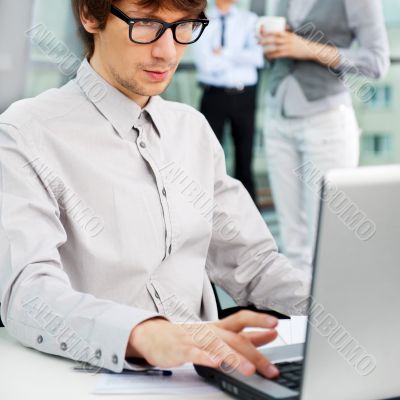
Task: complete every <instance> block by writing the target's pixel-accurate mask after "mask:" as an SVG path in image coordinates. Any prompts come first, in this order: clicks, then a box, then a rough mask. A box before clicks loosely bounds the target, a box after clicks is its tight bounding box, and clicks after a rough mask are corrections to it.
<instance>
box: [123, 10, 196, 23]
mask: <svg viewBox="0 0 400 400" xmlns="http://www.w3.org/2000/svg"><path fill="white" fill-rule="evenodd" d="M123 12H124V13H125V14H126V15H127V16H128V17H129V18H151V19H158V20H160V21H163V19H161V18H160V17H159V16H158V15H157V14H153V13H146V12H144V11H137V10H136V11H135V10H133V9H131V10H127V11H123ZM132 14H136V15H135V16H134V17H132V16H131V15H132ZM197 18H200V16H194V15H192V14H186V15H185V16H183V17H182V18H179V19H178V20H176V21H174V22H178V21H184V20H187V19H197Z"/></svg>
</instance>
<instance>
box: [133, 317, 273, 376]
mask: <svg viewBox="0 0 400 400" xmlns="http://www.w3.org/2000/svg"><path fill="white" fill-rule="evenodd" d="M277 324H278V320H277V319H276V318H274V317H271V316H269V315H267V314H262V313H256V312H252V311H240V312H238V313H236V314H233V315H231V316H229V317H227V318H224V319H222V320H220V321H217V322H210V323H205V322H204V323H198V324H173V323H171V322H169V321H166V320H164V319H162V318H154V319H150V320H147V321H144V322H142V323H141V324H139V325H137V326H136V327H135V328H134V329H133V330H132V333H131V336H130V338H129V344H128V348H127V352H126V356H127V357H142V358H144V359H145V360H146V361H147V362H148V363H150V364H152V365H154V366H157V367H160V368H171V367H178V366H180V365H182V364H184V363H186V362H191V363H194V364H200V365H204V366H208V367H212V368H217V367H221V368H223V369H224V371H226V372H229V371H231V372H232V371H233V370H236V369H237V370H238V371H240V372H241V373H242V374H244V375H246V376H249V375H252V374H254V373H255V372H256V370H258V372H260V373H261V374H262V375H264V376H265V377H267V378H275V377H277V376H278V375H279V371H278V369H277V368H276V367H275V366H274V365H273V364H271V362H270V361H269V360H268V359H267V358H265V357H264V356H263V355H262V354H261V353H260V352H259V351H258V350H257V349H256V346H261V345H264V344H266V343H269V342H272V341H273V340H274V339H275V338H276V337H277V332H276V330H275V328H276V326H277ZM246 327H255V328H264V329H265V330H262V331H258V332H243V329H244V328H246Z"/></svg>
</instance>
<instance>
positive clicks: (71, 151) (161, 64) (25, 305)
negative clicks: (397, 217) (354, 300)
mask: <svg viewBox="0 0 400 400" xmlns="http://www.w3.org/2000/svg"><path fill="white" fill-rule="evenodd" d="M72 5H73V8H74V11H75V14H76V17H77V21H78V23H79V26H80V31H81V35H82V38H83V40H84V43H85V46H86V52H87V57H86V58H85V60H84V61H83V63H82V65H81V67H80V69H79V71H78V73H77V76H76V79H73V80H72V81H70V82H69V83H68V84H67V85H65V86H64V87H62V88H60V89H53V90H50V91H48V92H45V93H43V94H42V95H40V96H38V97H37V98H35V99H28V100H23V101H21V102H18V103H15V104H14V105H12V106H11V107H10V108H9V110H7V111H6V112H5V113H4V114H3V115H2V116H1V117H0V166H1V169H0V184H1V186H0V187H1V194H0V212H1V215H0V217H1V218H0V294H1V303H2V304H1V306H2V309H1V316H2V319H3V321H4V323H5V325H6V327H7V329H8V331H9V332H10V334H12V335H13V336H14V337H16V338H17V339H18V340H19V341H20V342H22V343H23V344H24V345H26V346H28V347H32V348H35V349H37V350H39V351H43V352H46V353H51V354H56V355H59V356H63V357H67V358H71V359H74V360H80V361H84V362H87V363H90V364H93V365H96V366H101V367H104V368H107V369H110V370H113V371H116V372H120V371H121V370H122V369H123V368H124V367H126V368H128V367H130V368H140V366H139V365H138V363H139V360H142V361H143V360H144V361H145V362H147V363H148V364H151V365H155V366H158V367H173V366H178V365H180V364H182V363H184V362H193V363H198V364H202V365H207V366H212V367H216V366H218V365H224V366H228V367H229V368H237V369H238V370H239V371H241V372H242V373H243V374H246V375H251V374H253V373H254V372H255V371H256V369H257V370H258V371H259V372H260V373H262V374H264V375H265V376H267V377H274V376H277V374H278V371H277V370H276V368H275V367H274V366H273V365H271V363H270V362H269V361H268V360H267V359H266V358H264V357H263V356H262V355H261V354H260V353H259V352H258V351H257V350H256V346H258V345H261V344H264V343H268V342H270V341H271V340H273V339H274V338H275V337H276V335H277V333H276V331H275V327H276V324H277V321H276V319H275V318H273V317H270V316H267V315H266V314H261V313H253V312H241V313H238V314H236V315H233V316H231V317H228V318H226V319H224V320H221V321H217V314H216V305H215V297H214V294H213V291H212V288H211V285H210V279H211V280H212V281H214V282H215V283H217V284H219V285H220V286H222V287H223V288H224V289H225V290H226V291H227V292H228V293H230V294H231V295H232V296H233V297H234V299H235V300H236V301H237V302H238V304H239V305H243V306H246V305H248V304H254V305H256V306H258V307H260V308H270V309H274V310H277V311H280V312H283V313H287V314H300V313H304V312H305V311H306V300H307V296H308V291H309V281H310V279H309V276H307V275H305V274H304V273H303V272H301V271H298V270H294V269H293V268H292V267H291V265H290V264H289V263H288V261H287V260H286V259H285V258H284V257H283V256H282V255H280V254H279V253H278V252H277V248H276V245H275V243H274V240H273V238H272V236H271V234H270V232H269V230H268V228H267V227H266V225H265V223H264V221H263V220H262V218H261V217H260V215H259V213H258V211H257V209H256V207H255V205H254V203H253V202H252V201H251V198H250V196H249V194H248V193H247V191H246V190H245V189H244V188H243V186H242V185H241V184H240V183H239V182H238V181H236V180H234V179H232V178H230V177H229V176H227V174H226V170H225V160H224V154H223V150H222V148H221V146H220V145H219V143H218V141H217V139H216V138H215V135H214V134H213V132H212V130H211V128H210V127H209V125H208V123H207V122H206V120H205V118H204V117H203V116H202V115H201V114H200V113H198V112H197V111H195V110H194V109H192V108H190V107H188V106H185V105H182V104H177V103H173V102H167V101H164V100H162V99H161V98H160V97H158V95H159V94H161V93H162V92H163V91H164V90H165V88H166V87H167V86H168V84H169V83H170V82H171V79H172V77H173V75H174V73H175V71H176V68H177V66H178V63H179V61H180V60H181V58H182V56H183V53H184V51H185V49H186V47H187V45H188V44H190V43H193V42H195V41H196V40H198V39H199V38H200V36H201V34H202V32H203V30H204V29H205V28H206V26H207V24H208V21H207V19H206V18H205V15H204V12H203V11H204V8H205V6H206V2H205V1H204V0H195V1H192V0H191V1H188V0H187V1H186V0H164V1H159V2H154V1H150V0H135V1H128V0H121V1H116V2H112V1H110V0H108V1H107V0H101V1H100V0H96V1H94V0H73V1H72ZM202 321H208V322H202ZM210 321H211V322H210ZM247 326H254V327H258V328H264V329H263V330H261V331H258V332H255V333H254V332H253V333H248V332H243V329H244V328H245V327H247ZM132 357H134V358H135V361H136V363H135V364H132V363H131V364H128V362H127V360H131V358H132ZM146 365H147V364H146Z"/></svg>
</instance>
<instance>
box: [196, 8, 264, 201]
mask: <svg viewBox="0 0 400 400" xmlns="http://www.w3.org/2000/svg"><path fill="white" fill-rule="evenodd" d="M207 16H208V18H209V19H210V25H209V27H208V29H207V30H206V32H205V33H204V35H203V37H202V38H201V40H200V41H199V42H197V43H196V45H195V46H194V59H195V63H196V66H197V69H198V79H199V82H200V84H201V86H202V87H203V88H204V94H203V98H202V101H201V112H202V113H203V114H204V115H205V117H206V118H207V120H208V122H209V123H210V125H211V127H212V128H213V130H214V132H215V134H216V136H217V138H218V139H219V141H220V142H221V143H222V142H223V134H224V126H225V123H227V122H229V123H230V125H231V133H232V138H233V142H234V145H235V177H236V178H237V179H238V180H240V181H241V182H242V183H243V185H244V186H245V188H246V189H247V191H248V192H249V194H250V195H251V197H252V198H253V200H254V201H255V200H256V195H255V189H254V181H253V177H252V171H251V164H252V153H253V138H254V130H255V108H256V85H257V81H258V74H257V69H258V68H261V67H262V66H263V65H264V61H263V52H262V47H261V46H259V45H258V43H257V38H256V24H257V16H256V15H255V14H254V13H252V12H249V11H246V10H241V9H239V8H238V7H237V6H236V5H235V0H216V1H215V6H213V7H211V8H209V9H208V11H207Z"/></svg>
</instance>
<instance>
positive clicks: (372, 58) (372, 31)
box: [338, 0, 390, 79]
mask: <svg viewBox="0 0 400 400" xmlns="http://www.w3.org/2000/svg"><path fill="white" fill-rule="evenodd" d="M346 10H347V15H348V20H349V22H350V26H351V28H352V30H353V31H354V35H355V37H356V40H357V42H358V46H357V47H354V48H353V47H352V48H349V49H338V51H339V54H340V64H339V66H338V68H339V70H342V69H343V70H345V71H346V72H349V73H354V74H357V75H364V76H366V77H369V78H373V79H379V78H382V77H383V76H384V75H385V74H386V72H387V70H388V68H389V66H390V52H389V42H388V37H387V32H386V27H385V20H384V15H383V10H382V2H381V1H379V0H367V1H366V0H346Z"/></svg>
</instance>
